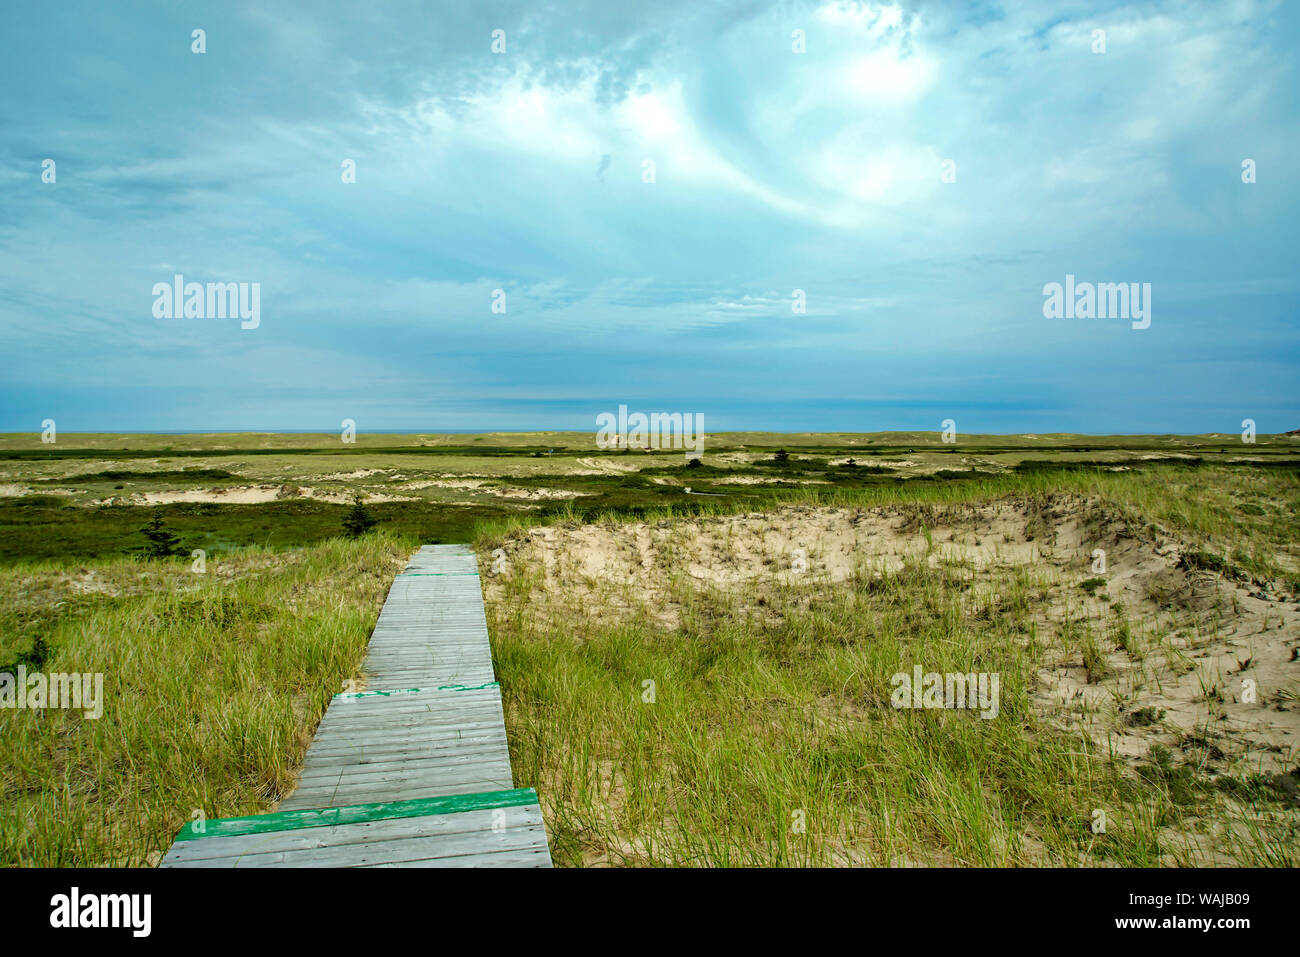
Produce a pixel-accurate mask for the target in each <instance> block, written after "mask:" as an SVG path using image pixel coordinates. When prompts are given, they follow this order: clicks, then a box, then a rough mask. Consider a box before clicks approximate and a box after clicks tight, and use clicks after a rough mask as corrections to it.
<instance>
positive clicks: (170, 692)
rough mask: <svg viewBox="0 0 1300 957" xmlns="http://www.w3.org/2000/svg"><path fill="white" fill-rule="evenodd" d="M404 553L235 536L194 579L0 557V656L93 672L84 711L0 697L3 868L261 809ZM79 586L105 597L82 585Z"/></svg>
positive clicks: (355, 653)
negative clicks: (31, 618)
mask: <svg viewBox="0 0 1300 957" xmlns="http://www.w3.org/2000/svg"><path fill="white" fill-rule="evenodd" d="M408 554H409V546H408V544H407V543H404V542H401V541H399V540H398V539H396V538H394V537H392V536H389V535H384V534H379V535H371V536H367V537H366V538H363V539H360V540H357V541H344V540H333V541H328V542H325V543H323V544H320V545H316V546H313V547H311V548H307V549H304V550H301V551H298V552H291V553H280V554H276V553H270V552H266V551H264V550H260V549H250V550H246V551H243V552H239V553H236V554H234V555H231V556H229V557H227V558H225V559H223V560H221V561H216V562H212V563H210V564H209V566H208V569H207V572H206V573H205V574H194V573H193V572H192V571H191V570H190V569H191V566H190V563H189V562H188V561H175V562H161V563H158V562H155V563H146V562H143V561H137V560H122V559H118V560H112V561H104V562H98V563H91V564H89V565H87V566H79V567H77V568H72V569H68V568H65V567H63V566H62V565H58V564H47V565H42V566H36V567H26V568H24V569H22V570H14V569H0V600H3V601H4V603H5V607H6V609H7V611H6V616H7V617H6V619H5V621H6V625H7V626H8V627H7V628H6V630H5V639H4V641H3V642H0V667H5V663H6V662H10V661H18V660H23V661H30V660H32V658H33V655H35V656H36V657H38V658H43V659H44V660H43V661H40V662H33V664H36V665H38V667H35V668H33V667H32V665H29V670H41V671H44V672H47V673H48V672H64V673H67V672H89V673H96V672H99V673H102V674H103V675H104V679H103V680H104V685H103V696H104V710H103V715H102V717H100V718H98V719H87V718H85V717H84V716H83V715H82V713H81V712H69V711H64V710H56V709H50V708H47V709H45V710H43V711H34V710H10V709H4V710H0V741H3V745H4V747H3V752H4V760H3V762H0V863H4V864H10V865H13V864H20V865H28V866H52V867H64V866H98V865H116V866H140V865H145V864H149V863H154V862H156V860H157V858H158V856H159V854H160V852H162V851H165V850H166V848H167V847H168V846H170V843H171V839H172V837H173V836H174V835H175V833H176V831H177V830H178V829H179V828H180V826H181V825H182V824H183V823H185V822H186V821H188V820H190V819H191V818H192V817H193V816H194V814H195V813H196V812H200V813H202V814H203V815H204V816H205V817H208V818H212V817H226V816H232V815H241V814H253V813H259V812H262V811H265V810H267V809H268V808H269V807H271V806H272V804H273V803H274V802H275V801H276V800H277V799H278V798H279V797H281V796H282V795H283V793H284V792H285V790H286V789H287V788H288V787H289V786H290V785H291V783H292V780H293V774H294V771H295V766H296V765H297V764H298V763H299V762H300V761H301V758H302V755H303V753H304V751H305V746H306V744H307V743H308V742H309V740H310V732H311V729H312V728H314V726H315V724H316V722H317V721H318V720H319V718H320V715H321V714H322V712H323V711H324V708H325V706H326V704H327V703H328V701H329V698H330V695H331V694H333V693H335V692H337V691H339V690H341V686H342V682H343V681H344V680H345V679H347V678H349V677H351V676H352V675H354V674H355V671H356V668H357V666H358V665H359V663H360V662H361V659H362V657H363V655H364V651H365V647H366V643H367V641H368V640H369V637H370V632H371V630H372V629H373V627H374V622H375V619H376V618H377V616H378V612H379V609H380V607H381V606H382V604H383V599H384V595H385V594H386V593H387V590H388V588H389V585H390V584H391V582H392V576H393V574H394V572H395V571H397V570H400V568H401V562H402V560H404V559H405V558H406V556H407V555H408ZM87 581H90V582H94V583H95V585H96V587H102V588H106V589H107V593H96V592H90V593H81V592H79V591H78V589H79V588H80V589H81V591H82V592H84V588H85V583H86V582H87ZM114 592H116V593H117V594H115V595H114V594H113V593H114ZM33 595H34V596H36V599H37V600H36V601H34V602H33V601H32V600H31V596H33ZM57 602H63V603H64V604H63V605H62V606H61V607H60V608H57V609H55V614H54V615H53V616H52V617H41V614H42V612H43V610H45V609H47V608H48V607H49V606H50V605H52V604H53V603H57ZM25 609H29V610H30V611H31V614H32V615H36V616H37V622H36V629H35V630H36V631H37V633H38V634H39V635H40V636H41V637H43V639H44V641H43V643H42V645H41V647H40V648H39V649H38V648H37V647H36V643H35V642H33V641H32V636H31V635H30V634H24V632H25V631H31V630H32V629H27V628H24V620H25V619H24V610H25Z"/></svg>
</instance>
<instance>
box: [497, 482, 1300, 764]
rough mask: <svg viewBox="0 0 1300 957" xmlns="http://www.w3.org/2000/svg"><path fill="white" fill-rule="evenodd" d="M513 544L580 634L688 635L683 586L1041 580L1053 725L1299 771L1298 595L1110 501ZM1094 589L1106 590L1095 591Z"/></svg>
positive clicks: (523, 566) (520, 561)
mask: <svg viewBox="0 0 1300 957" xmlns="http://www.w3.org/2000/svg"><path fill="white" fill-rule="evenodd" d="M504 548H505V553H506V557H507V562H508V564H509V567H511V568H512V569H515V570H517V571H518V572H521V573H523V574H526V575H527V576H529V577H530V579H531V580H532V581H533V582H535V584H534V586H533V589H532V596H533V597H532V601H533V602H534V603H535V604H536V605H537V607H538V608H539V609H543V610H544V609H545V608H546V607H547V606H554V608H555V609H557V611H559V613H560V614H562V615H564V616H568V620H569V621H571V622H572V623H573V625H574V626H575V627H578V628H580V627H581V622H582V621H583V616H584V615H586V616H588V620H589V621H596V620H598V619H600V618H601V617H607V616H608V615H609V613H610V611H611V608H615V609H616V608H617V607H619V606H618V598H617V594H618V590H619V589H620V588H629V587H630V588H631V589H632V590H633V591H634V592H635V593H636V595H637V598H638V599H639V602H638V604H637V606H636V607H637V608H638V609H639V610H641V611H643V612H644V613H645V614H649V615H652V616H655V617H656V618H657V619H658V620H659V621H660V623H661V624H662V625H663V626H664V627H669V628H672V627H676V625H677V623H678V622H679V621H680V613H681V606H680V604H679V602H678V598H679V596H680V594H681V592H682V588H681V584H682V582H683V581H687V582H690V583H693V584H692V587H703V588H716V589H719V590H720V591H725V592H726V593H728V594H752V595H754V596H755V600H756V601H758V599H759V598H760V597H761V596H762V594H763V593H764V592H765V591H768V590H771V589H799V588H804V587H806V586H807V585H809V584H811V583H814V582H820V583H831V584H836V583H845V582H848V581H849V580H850V579H854V580H861V578H862V576H863V575H867V576H879V575H883V574H892V573H896V572H898V571H900V570H901V569H903V568H904V567H905V566H906V565H907V563H909V562H922V563H925V564H927V565H930V566H935V565H937V564H939V563H945V564H952V565H957V566H961V567H962V568H964V569H966V570H968V571H969V573H970V574H971V575H973V576H974V579H975V580H977V581H984V582H986V583H988V584H989V585H991V586H994V590H996V583H997V582H998V580H999V576H1000V575H1001V576H1005V575H1007V574H1016V573H1017V569H1030V570H1032V572H1033V573H1034V575H1035V576H1037V578H1038V579H1039V580H1041V582H1042V583H1043V584H1042V588H1041V594H1042V600H1041V601H1040V602H1039V603H1038V605H1037V606H1036V607H1034V608H1032V609H1030V610H1029V611H1027V612H1026V615H1027V616H1030V617H1032V620H1033V628H1034V631H1035V633H1036V634H1037V635H1038V636H1039V640H1040V641H1042V642H1043V643H1044V646H1045V650H1044V652H1043V657H1042V659H1041V668H1040V670H1039V672H1038V674H1037V675H1036V676H1034V677H1035V678H1036V680H1033V681H1032V686H1033V687H1032V700H1033V703H1034V706H1035V708H1036V709H1037V710H1039V711H1040V712H1041V713H1042V715H1043V716H1044V718H1045V719H1048V720H1051V721H1053V722H1054V723H1056V724H1058V725H1060V726H1069V727H1077V728H1078V729H1080V730H1082V731H1083V732H1084V733H1087V734H1089V735H1091V736H1092V737H1093V738H1094V740H1096V741H1098V742H1099V744H1102V745H1103V746H1105V747H1109V748H1111V749H1113V752H1114V753H1116V754H1119V755H1124V756H1126V757H1130V758H1133V759H1137V758H1141V757H1144V756H1146V755H1148V754H1149V753H1150V751H1151V748H1152V746H1153V745H1161V746H1165V747H1169V748H1171V749H1175V748H1179V747H1180V746H1182V747H1185V746H1186V745H1187V742H1189V741H1192V740H1199V741H1202V742H1204V741H1206V740H1208V741H1211V742H1212V749H1211V754H1212V755H1218V756H1219V757H1216V758H1213V761H1212V766H1213V768H1214V769H1215V770H1227V769H1234V770H1241V769H1246V770H1252V769H1253V770H1257V771H1272V772H1278V773H1281V772H1287V771H1290V770H1291V769H1292V768H1294V767H1295V766H1296V760H1297V755H1298V754H1300V694H1298V691H1300V660H1297V659H1300V604H1298V601H1300V596H1295V595H1291V596H1289V597H1287V600H1282V598H1283V594H1284V589H1285V587H1286V586H1285V584H1283V583H1259V582H1240V581H1235V580H1231V579H1226V578H1223V577H1221V576H1219V575H1217V574H1214V573H1211V572H1207V571H1200V570H1196V569H1193V568H1189V567H1188V566H1187V564H1186V563H1184V562H1182V561H1181V558H1182V556H1183V554H1184V553H1185V552H1186V551H1187V548H1186V547H1185V545H1184V544H1183V543H1182V542H1180V541H1179V540H1178V539H1176V538H1175V537H1173V536H1172V535H1170V534H1168V533H1167V532H1165V531H1163V530H1161V529H1157V528H1154V527H1152V526H1143V525H1140V524H1138V523H1135V522H1132V521H1130V520H1129V519H1128V518H1126V517H1125V516H1124V515H1123V514H1121V513H1120V512H1119V511H1118V510H1116V509H1115V508H1113V507H1112V506H1109V505H1107V504H1106V503H1103V502H1100V501H1097V500H1085V499H1080V498H1077V497H1070V496H1058V497H1053V498H1050V499H1048V500H1047V501H1046V502H1045V503H1044V502H1042V501H1036V502H1028V501H1013V500H1005V501H1001V502H994V503H986V504H972V505H957V506H949V507H942V508H940V507H932V506H918V505H899V506H887V507H881V508H872V509H867V508H829V507H811V506H792V507H787V508H782V509H778V510H774V511H771V512H758V513H750V514H742V515H735V516H725V517H708V518H696V519H680V520H673V521H667V520H665V521H660V522H657V523H646V522H640V523H629V524H618V525H615V524H608V525H576V524H570V525H564V526H546V527H540V528H532V529H528V530H523V531H520V532H519V533H516V534H515V535H514V536H513V537H512V538H510V539H509V540H507V541H506V542H505V543H504ZM1097 549H1101V550H1104V552H1105V553H1106V554H1105V560H1106V567H1105V572H1104V574H1102V575H1096V574H1095V573H1094V571H1093V563H1094V562H1095V561H1096V556H1095V550H1097ZM1093 578H1101V579H1104V581H1103V582H1102V583H1101V584H1100V585H1098V586H1096V587H1094V588H1093V589H1092V590H1091V591H1090V590H1088V589H1083V588H1081V587H1080V585H1081V583H1083V582H1085V581H1088V580H1090V579H1093ZM755 586H757V587H755ZM484 587H485V594H486V596H487V598H488V600H489V601H494V600H503V596H504V590H503V586H502V585H501V584H500V583H499V581H496V580H494V579H493V578H492V577H491V576H490V575H486V574H485V577H484ZM1270 592H1271V593H1270ZM611 596H613V597H611ZM759 603H760V604H761V602H759ZM1117 608H1120V609H1122V612H1117V610H1116V609H1117ZM561 609H562V610H561ZM1121 620H1122V621H1124V622H1125V623H1127V627H1128V628H1130V629H1131V631H1132V632H1133V634H1134V635H1136V636H1138V637H1137V638H1136V639H1134V642H1133V643H1132V644H1130V645H1129V646H1128V647H1123V646H1122V644H1117V643H1116V640H1115V639H1114V637H1113V636H1114V635H1115V634H1116V629H1117V627H1118V625H1119V622H1120V621H1121ZM1071 628H1086V629H1088V630H1089V632H1090V633H1095V634H1096V636H1097V642H1098V647H1099V649H1100V650H1099V655H1100V658H1101V661H1100V663H1098V662H1097V661H1094V662H1093V667H1092V668H1091V669H1090V668H1089V667H1086V666H1085V663H1084V661H1083V659H1082V658H1081V656H1080V654H1079V652H1078V651H1077V649H1075V650H1071V651H1069V652H1067V651H1066V650H1065V647H1066V646H1065V643H1063V642H1058V641H1056V640H1055V639H1056V638H1057V637H1058V636H1059V635H1060V634H1061V633H1062V632H1064V631H1066V630H1068V629H1071ZM863 640H869V637H868V636H865V635H864V636H863ZM1250 682H1253V685H1252V684H1250ZM1252 698H1253V700H1251V699H1252Z"/></svg>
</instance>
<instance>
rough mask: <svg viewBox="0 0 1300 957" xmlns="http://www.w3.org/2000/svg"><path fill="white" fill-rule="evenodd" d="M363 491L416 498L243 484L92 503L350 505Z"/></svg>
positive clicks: (378, 498) (374, 498)
mask: <svg viewBox="0 0 1300 957" xmlns="http://www.w3.org/2000/svg"><path fill="white" fill-rule="evenodd" d="M356 495H360V496H361V497H362V500H363V501H365V502H367V503H379V502H415V501H419V499H417V498H413V497H410V496H403V495H392V494H389V493H387V492H372V491H369V490H366V489H355V490H353V489H321V488H313V487H310V486H298V485H242V486H233V487H231V488H195V489H178V490H175V491H167V492H136V493H133V494H131V495H118V496H114V497H112V498H108V499H102V500H99V501H96V502H92V503H91V504H93V505H176V504H180V503H191V502H193V503H199V502H201V503H211V504H222V505H261V504H265V503H267V502H278V501H284V500H285V499H294V498H306V499H312V500H314V501H318V502H329V503H331V504H334V505H350V504H351V503H352V500H353V497H354V496H356Z"/></svg>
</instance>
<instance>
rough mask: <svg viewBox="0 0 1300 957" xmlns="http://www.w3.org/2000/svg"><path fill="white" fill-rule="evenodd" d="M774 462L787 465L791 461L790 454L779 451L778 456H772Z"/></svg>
mask: <svg viewBox="0 0 1300 957" xmlns="http://www.w3.org/2000/svg"><path fill="white" fill-rule="evenodd" d="M772 461H773V462H778V463H780V464H781V465H785V463H786V462H789V461H790V453H789V452H787V451H786V450H785V449H777V450H776V454H775V455H773V456H772Z"/></svg>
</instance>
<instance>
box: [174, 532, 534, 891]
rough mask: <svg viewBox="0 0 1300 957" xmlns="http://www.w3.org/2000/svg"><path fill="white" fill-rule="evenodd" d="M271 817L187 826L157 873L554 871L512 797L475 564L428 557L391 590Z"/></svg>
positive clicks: (530, 808)
mask: <svg viewBox="0 0 1300 957" xmlns="http://www.w3.org/2000/svg"><path fill="white" fill-rule="evenodd" d="M362 670H363V672H364V674H365V675H366V676H367V682H368V683H367V690H366V691H362V692H354V693H344V694H337V695H335V696H334V698H333V700H331V701H330V704H329V707H328V708H327V709H326V711H325V714H324V716H323V717H322V718H321V722H320V725H319V726H318V727H317V729H316V736H315V739H314V740H313V741H312V744H311V747H310V748H309V749H308V751H307V757H306V759H305V761H304V763H303V768H302V773H301V775H300V776H299V779H298V786H297V788H296V790H295V791H294V792H293V793H292V794H291V795H289V796H288V797H287V798H286V799H285V800H284V801H282V802H281V803H280V806H279V809H278V810H277V811H275V812H273V813H270V814H257V815H252V816H249V817H237V818H221V819H217V820H210V821H205V822H202V821H201V822H191V823H190V824H187V825H185V827H183V828H182V829H181V831H180V833H179V834H178V835H177V836H176V840H175V842H174V843H173V844H172V847H171V850H170V851H168V852H167V855H166V856H165V857H164V858H163V860H162V863H161V865H160V866H161V867H550V866H551V855H550V848H549V846H548V844H547V840H546V829H545V826H544V825H543V823H542V814H541V808H540V806H539V805H538V802H537V794H536V792H535V791H533V789H532V788H515V787H514V783H513V775H512V773H511V770H510V753H509V749H508V747H507V744H506V729H505V717H504V714H503V712H502V710H501V690H500V687H499V686H498V685H497V683H496V677H495V675H494V674H493V670H492V651H491V647H490V645H489V643H488V632H487V620H486V617H485V615H484V610H483V593H482V590H481V588H480V584H479V579H478V566H477V562H476V560H475V558H474V553H473V551H471V550H470V549H469V548H467V547H466V546H463V545H425V546H423V547H421V548H420V550H419V551H418V552H416V554H415V555H414V556H413V557H412V558H411V561H410V562H409V563H408V565H407V567H406V570H405V571H404V572H403V573H402V574H400V575H398V576H397V577H396V579H394V581H393V585H392V588H391V589H390V590H389V593H388V600H387V601H386V602H385V603H384V608H383V611H382V612H380V615H379V620H378V622H376V624H375V630H374V633H373V634H372V635H371V638H370V646H369V649H368V651H367V653H366V660H365V663H364V664H363V666H362Z"/></svg>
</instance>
